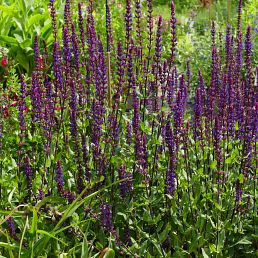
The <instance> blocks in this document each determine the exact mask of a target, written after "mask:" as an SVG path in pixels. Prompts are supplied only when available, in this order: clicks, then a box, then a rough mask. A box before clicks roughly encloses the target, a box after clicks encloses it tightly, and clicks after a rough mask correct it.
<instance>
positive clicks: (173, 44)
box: [170, 1, 177, 63]
mask: <svg viewBox="0 0 258 258" xmlns="http://www.w3.org/2000/svg"><path fill="white" fill-rule="evenodd" d="M176 23H177V20H176V16H175V4H174V1H171V19H170V27H171V34H172V42H171V63H173V62H174V61H175V56H176V46H177V37H176Z"/></svg>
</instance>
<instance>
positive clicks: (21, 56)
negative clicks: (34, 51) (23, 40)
mask: <svg viewBox="0 0 258 258" xmlns="http://www.w3.org/2000/svg"><path fill="white" fill-rule="evenodd" d="M16 59H17V61H18V62H19V64H20V65H21V66H22V67H23V68H24V69H25V70H26V72H29V69H30V65H29V62H28V58H27V57H26V55H24V53H23V52H22V50H20V51H18V53H17V56H16Z"/></svg>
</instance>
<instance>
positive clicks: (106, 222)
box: [100, 203, 114, 232]
mask: <svg viewBox="0 0 258 258" xmlns="http://www.w3.org/2000/svg"><path fill="white" fill-rule="evenodd" d="M100 210H101V222H102V227H103V228H104V229H105V230H106V231H108V232H111V231H113V230H114V225H113V222H112V206H111V205H110V204H107V203H103V204H102V205H101V206H100Z"/></svg>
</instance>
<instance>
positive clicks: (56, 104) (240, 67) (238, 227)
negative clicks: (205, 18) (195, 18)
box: [0, 0, 258, 258]
mask: <svg viewBox="0 0 258 258" xmlns="http://www.w3.org/2000/svg"><path fill="white" fill-rule="evenodd" d="M170 7H171V18H170V23H169V26H166V25H164V24H163V19H162V17H158V19H157V20H156V19H154V17H153V4H152V0H147V1H146V8H147V16H146V17H147V19H146V20H145V19H143V9H142V5H141V1H140V0H135V1H131V0H126V5H125V9H124V11H125V13H124V24H123V28H124V32H125V33H124V35H125V36H124V38H120V39H118V40H117V39H116V37H114V35H113V31H114V30H113V27H112V26H113V23H112V17H111V12H110V8H109V6H108V5H107V6H106V32H105V36H103V34H104V33H103V32H102V34H101V35H99V34H98V32H97V30H96V26H97V25H96V22H95V20H94V15H93V13H94V8H93V0H90V1H89V3H88V5H87V6H85V5H83V4H81V3H79V4H78V9H77V11H78V13H77V14H75V13H76V10H75V9H74V8H72V5H71V3H70V1H69V0H66V3H65V8H64V17H63V26H62V28H61V30H62V37H59V33H58V31H59V29H58V25H57V24H58V21H57V14H56V8H55V2H54V1H53V0H51V1H50V2H49V12H50V14H51V18H52V35H53V50H52V51H51V52H50V51H49V48H48V47H47V44H46V42H45V41H44V39H43V38H42V36H41V35H37V36H36V37H35V39H34V61H35V68H34V70H33V71H32V74H31V78H27V77H26V76H24V75H21V76H20V78H19V79H18V78H16V77H15V75H13V87H12V88H8V89H5V87H3V89H2V92H1V99H0V102H1V105H0V109H1V117H0V136H1V137H0V155H1V156H0V158H1V160H0V162H1V163H0V207H1V211H0V214H1V220H0V224H1V231H0V233H1V234H0V254H1V257H205V258H206V257H257V255H258V253H257V249H258V228H257V227H258V215H257V190H256V188H257V171H258V166H257V164H258V163H257V160H258V155H257V141H258V138H257V136H258V92H257V80H258V67H255V65H254V63H253V54H254V53H253V48H252V47H253V43H252V28H251V26H248V27H247V28H242V23H241V15H242V0H239V5H238V16H237V24H236V28H234V27H232V26H231V25H228V26H227V28H226V32H225V36H224V39H223V38H222V35H221V34H219V35H218V33H217V31H216V24H215V22H212V24H211V45H210V49H211V53H210V55H211V58H210V59H207V60H211V63H210V64H209V67H210V68H209V72H208V76H206V77H208V78H206V77H205V78H204V77H203V75H202V71H201V69H199V72H198V74H192V72H191V62H186V63H187V65H186V69H185V71H184V72H182V73H181V72H180V71H179V69H178V67H177V65H178V62H177V43H178V41H177V19H176V16H175V5H174V2H173V1H172V2H171V6H170ZM83 10H86V11H85V13H84V12H83ZM73 17H76V18H77V19H73ZM121 26H122V25H121ZM168 28H169V30H170V32H169V33H170V36H167V34H168V31H165V32H164V29H165V30H168ZM164 34H165V35H166V39H169V40H170V43H169V47H170V50H169V51H167V52H166V53H163V50H164V48H163V35H164ZM103 39H104V40H103ZM166 44H167V43H166ZM41 45H42V46H43V47H42V48H41V47H40V46H41ZM206 62H207V61H206ZM1 65H2V68H3V69H5V68H6V67H7V66H8V59H7V57H6V55H4V54H3V58H2V61H1ZM10 72H11V73H13V74H15V70H11V71H10ZM193 77H194V78H197V80H193V79H192V78H193ZM18 81H19V84H18ZM195 81H198V82H197V85H196V83H195ZM17 85H19V89H18V88H17Z"/></svg>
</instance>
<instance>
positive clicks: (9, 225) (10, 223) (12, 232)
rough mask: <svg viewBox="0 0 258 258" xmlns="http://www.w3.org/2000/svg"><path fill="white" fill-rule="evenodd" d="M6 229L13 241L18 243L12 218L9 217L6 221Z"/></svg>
mask: <svg viewBox="0 0 258 258" xmlns="http://www.w3.org/2000/svg"><path fill="white" fill-rule="evenodd" d="M7 228H8V232H9V235H10V236H11V237H12V238H13V239H14V240H15V241H19V240H20V239H19V238H18V236H17V234H16V230H15V224H14V219H13V217H9V218H8V220H7Z"/></svg>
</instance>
